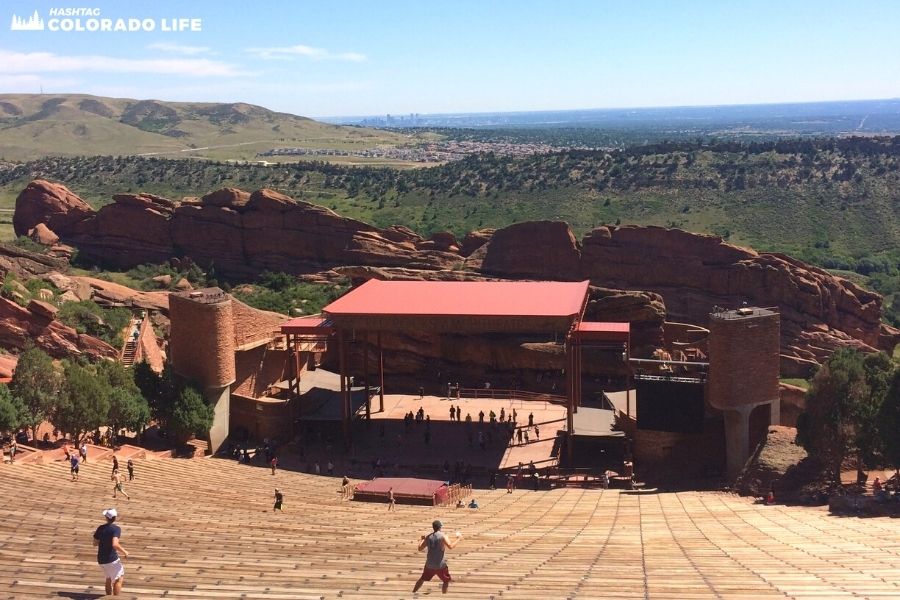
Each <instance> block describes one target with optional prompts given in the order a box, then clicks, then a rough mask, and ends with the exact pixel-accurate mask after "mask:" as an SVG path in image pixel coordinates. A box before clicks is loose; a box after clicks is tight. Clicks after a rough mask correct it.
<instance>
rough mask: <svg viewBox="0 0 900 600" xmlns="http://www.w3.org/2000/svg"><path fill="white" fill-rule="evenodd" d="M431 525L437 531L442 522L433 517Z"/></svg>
mask: <svg viewBox="0 0 900 600" xmlns="http://www.w3.org/2000/svg"><path fill="white" fill-rule="evenodd" d="M431 526H432V527H433V528H434V530H435V531H437V530H438V529H440V528H441V527H443V526H444V524H443V523H441V522H440V521H438V520H437V519H435V521H434V522H433V523H432V524H431Z"/></svg>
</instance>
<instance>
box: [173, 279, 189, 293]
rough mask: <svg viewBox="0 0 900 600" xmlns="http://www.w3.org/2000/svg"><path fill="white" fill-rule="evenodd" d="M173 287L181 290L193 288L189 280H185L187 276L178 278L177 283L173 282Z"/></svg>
mask: <svg viewBox="0 0 900 600" xmlns="http://www.w3.org/2000/svg"><path fill="white" fill-rule="evenodd" d="M175 289H176V290H178V291H181V292H186V291H188V290H192V289H194V286H192V285H191V282H190V281H188V280H187V278H185V277H182V278H181V279H179V280H178V283H176V284H175Z"/></svg>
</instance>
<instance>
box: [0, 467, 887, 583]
mask: <svg viewBox="0 0 900 600" xmlns="http://www.w3.org/2000/svg"><path fill="white" fill-rule="evenodd" d="M136 472H137V479H136V480H135V481H134V482H130V483H127V484H126V490H127V491H128V492H129V493H130V494H131V496H132V499H131V500H121V499H120V500H117V501H114V500H113V499H112V498H111V482H110V481H109V465H108V464H102V461H98V462H97V463H89V464H88V465H87V466H85V467H83V468H82V472H81V480H80V481H79V482H77V483H72V482H70V481H69V477H68V469H66V467H65V466H64V465H62V464H61V463H52V464H44V465H12V466H9V465H7V466H0V482H2V483H3V489H4V490H5V491H7V495H6V496H5V497H4V502H2V503H0V599H7V598H9V599H15V600H32V599H37V598H41V599H45V598H97V597H99V596H100V595H101V594H102V585H103V580H102V576H101V573H100V570H99V568H98V567H97V565H96V564H95V562H94V555H95V550H94V548H93V547H92V546H91V542H90V538H91V534H92V532H93V530H94V528H95V527H96V526H97V525H98V524H99V523H100V522H101V521H102V518H101V517H100V511H101V510H102V509H103V508H106V507H109V506H111V505H114V506H116V507H117V508H118V509H119V511H120V514H121V519H120V521H121V523H120V524H121V526H122V528H123V531H124V533H123V537H122V543H123V544H124V545H125V547H126V548H127V549H128V550H129V551H130V552H131V554H132V557H131V558H130V559H129V560H128V561H127V565H126V568H127V570H128V571H127V578H126V586H125V595H124V597H126V598H129V597H130V598H136V597H139V598H159V597H166V598H179V599H187V598H194V599H196V598H221V599H225V598H283V599H292V600H297V599H301V600H302V599H305V598H309V599H313V598H315V599H320V598H326V599H333V598H343V599H350V598H352V599H358V600H362V599H367V600H368V599H372V598H392V599H395V598H410V597H412V595H411V593H410V590H411V589H412V584H413V582H414V581H415V579H416V578H417V577H418V574H419V572H420V571H421V567H422V563H423V556H422V554H420V553H417V552H416V548H415V546H416V543H417V542H418V540H419V536H420V535H421V534H423V533H425V532H426V531H428V530H429V529H430V527H429V525H430V523H431V521H432V519H434V518H441V519H443V521H444V523H445V529H446V530H447V531H448V532H451V533H452V532H455V531H457V530H460V531H462V533H463V540H462V542H461V543H460V545H459V546H458V547H457V549H456V550H453V551H450V552H449V560H450V568H451V571H452V573H453V576H454V579H455V581H454V583H453V585H452V586H451V593H452V594H454V595H455V596H456V597H459V598H467V599H468V598H478V599H482V598H483V599H488V598H494V599H500V598H503V599H534V598H548V599H563V598H567V599H568V598H573V599H574V598H577V599H595V598H644V599H647V598H650V599H679V600H683V599H697V598H723V599H739V598H746V599H748V600H749V599H753V600H759V599H765V598H781V599H784V598H797V599H819V598H828V599H830V598H900V520H897V519H888V518H878V519H859V518H841V517H833V516H830V515H829V514H828V513H827V511H826V510H825V509H822V508H802V507H785V506H761V505H755V504H753V503H752V502H751V501H750V500H747V499H745V498H739V497H736V496H732V495H729V494H724V493H715V492H681V493H661V494H640V495H638V494H629V493H626V492H620V491H616V490H581V489H567V490H555V491H551V492H530V491H516V492H514V493H512V494H507V493H505V491H502V490H498V491H494V492H485V491H479V492H478V493H477V496H476V497H477V498H478V501H479V502H480V503H481V508H480V509H479V510H477V511H475V510H467V509H453V508H430V507H417V506H404V505H399V506H397V509H396V510H395V511H394V512H387V510H386V507H385V506H384V505H382V504H370V503H356V502H345V501H341V499H340V495H339V494H338V480H337V479H332V478H327V477H318V476H314V475H308V474H304V473H296V472H278V473H277V474H276V475H274V476H273V475H272V474H271V473H270V472H269V470H268V469H265V468H262V467H251V466H247V465H241V464H238V463H236V462H235V461H228V460H219V459H200V460H176V459H166V460H139V461H137V463H136ZM276 485H277V486H279V487H280V488H281V489H282V490H283V491H284V493H285V508H286V511H285V512H284V513H273V512H272V510H271V500H272V498H271V497H272V491H273V488H274V487H275V486H276ZM10 490H14V492H12V493H10ZM419 596H420V597H424V596H431V597H438V596H440V586H439V584H438V583H436V582H431V583H427V584H425V586H424V587H423V588H422V592H420V594H419Z"/></svg>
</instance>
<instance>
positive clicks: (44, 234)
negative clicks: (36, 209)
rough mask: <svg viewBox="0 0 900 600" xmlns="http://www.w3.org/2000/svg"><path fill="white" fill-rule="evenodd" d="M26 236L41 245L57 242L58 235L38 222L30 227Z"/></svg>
mask: <svg viewBox="0 0 900 600" xmlns="http://www.w3.org/2000/svg"><path fill="white" fill-rule="evenodd" d="M28 237H29V238H31V241H33V242H37V243H38V244H41V245H42V246H52V245H54V244H56V243H57V242H59V236H58V235H56V234H55V233H53V231H52V230H51V229H50V228H49V227H47V226H46V225H44V224H43V223H38V224H37V225H35V226H34V227H32V228H31V230H29V232H28Z"/></svg>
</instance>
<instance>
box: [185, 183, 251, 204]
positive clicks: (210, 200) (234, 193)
mask: <svg viewBox="0 0 900 600" xmlns="http://www.w3.org/2000/svg"><path fill="white" fill-rule="evenodd" d="M249 200H250V194H249V193H248V192H245V191H243V190H239V189H237V188H222V189H220V190H216V191H214V192H210V193H208V194H206V195H205V196H203V197H202V198H200V199H199V203H197V204H199V205H201V206H217V207H219V208H240V207H243V206H246V205H247V202H248V201H249ZM182 202H184V201H182Z"/></svg>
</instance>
